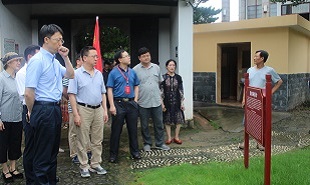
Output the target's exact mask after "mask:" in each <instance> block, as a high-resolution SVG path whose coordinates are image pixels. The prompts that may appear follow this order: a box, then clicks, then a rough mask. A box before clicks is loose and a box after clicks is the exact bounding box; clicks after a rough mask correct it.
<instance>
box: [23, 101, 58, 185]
mask: <svg viewBox="0 0 310 185" xmlns="http://www.w3.org/2000/svg"><path fill="white" fill-rule="evenodd" d="M61 120H62V119H61V110H60V106H59V105H49V104H42V105H41V104H36V103H35V104H34V106H33V109H32V112H31V117H30V126H31V129H32V131H33V133H32V134H33V137H32V135H31V139H32V141H29V143H28V144H29V145H28V151H27V155H28V156H27V157H28V159H30V160H31V159H32V161H33V162H32V165H33V166H32V168H33V174H34V179H35V184H36V185H37V184H44V185H54V184H56V169H57V154H58V151H59V143H60V132H61ZM28 139H29V138H28ZM26 165H27V167H25V170H26V169H28V170H31V166H30V165H31V164H30V163H26ZM26 173H27V172H26ZM30 173H31V172H30Z"/></svg>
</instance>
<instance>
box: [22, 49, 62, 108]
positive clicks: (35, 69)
mask: <svg viewBox="0 0 310 185" xmlns="http://www.w3.org/2000/svg"><path fill="white" fill-rule="evenodd" d="M65 72H66V68H65V67H63V66H62V65H61V64H60V63H59V61H58V60H57V59H56V58H55V55H53V54H51V53H50V52H48V51H47V50H45V49H43V48H40V51H39V52H38V53H37V54H35V55H34V56H33V57H32V58H31V59H30V61H29V62H28V66H27V70H26V83H25V87H26V88H27V87H28V88H34V89H35V100H37V101H50V102H56V101H60V99H61V95H62V88H63V87H62V78H63V76H64V75H65Z"/></svg>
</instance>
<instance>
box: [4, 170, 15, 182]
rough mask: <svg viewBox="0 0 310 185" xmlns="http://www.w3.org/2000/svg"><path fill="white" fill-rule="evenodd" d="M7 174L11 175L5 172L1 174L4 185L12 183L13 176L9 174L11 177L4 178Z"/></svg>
mask: <svg viewBox="0 0 310 185" xmlns="http://www.w3.org/2000/svg"><path fill="white" fill-rule="evenodd" d="M7 174H11V173H10V172H7V173H3V172H2V177H3V180H4V182H5V183H10V182H14V179H13V175H12V174H11V177H5V176H6V175H7Z"/></svg>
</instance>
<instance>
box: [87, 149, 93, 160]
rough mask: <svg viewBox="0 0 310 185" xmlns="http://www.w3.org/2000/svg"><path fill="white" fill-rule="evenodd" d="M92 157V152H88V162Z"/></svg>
mask: <svg viewBox="0 0 310 185" xmlns="http://www.w3.org/2000/svg"><path fill="white" fill-rule="evenodd" d="M92 156H93V154H92V153H91V151H89V152H87V157H88V160H90V159H91V157H92Z"/></svg>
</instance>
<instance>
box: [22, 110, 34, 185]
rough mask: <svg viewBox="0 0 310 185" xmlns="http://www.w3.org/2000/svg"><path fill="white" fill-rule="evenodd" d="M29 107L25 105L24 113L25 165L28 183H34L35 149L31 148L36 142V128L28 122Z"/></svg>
mask: <svg viewBox="0 0 310 185" xmlns="http://www.w3.org/2000/svg"><path fill="white" fill-rule="evenodd" d="M27 113H28V109H27V106H26V105H24V106H23V115H22V121H23V128H24V136H25V149H24V153H23V165H24V170H25V176H26V184H27V185H30V184H34V182H35V175H34V173H33V166H32V163H33V156H34V153H33V152H34V150H31V148H33V144H34V139H33V138H34V130H33V129H32V127H31V126H30V123H28V122H27V120H26V117H27Z"/></svg>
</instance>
